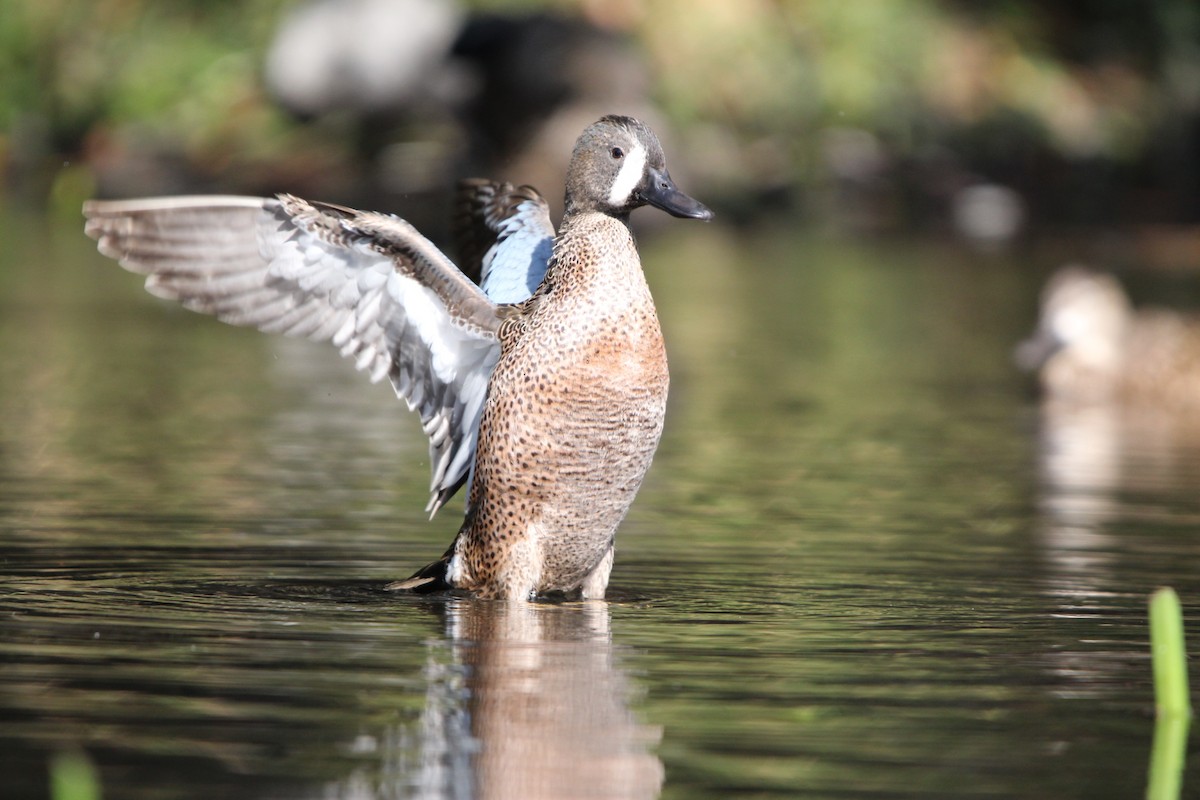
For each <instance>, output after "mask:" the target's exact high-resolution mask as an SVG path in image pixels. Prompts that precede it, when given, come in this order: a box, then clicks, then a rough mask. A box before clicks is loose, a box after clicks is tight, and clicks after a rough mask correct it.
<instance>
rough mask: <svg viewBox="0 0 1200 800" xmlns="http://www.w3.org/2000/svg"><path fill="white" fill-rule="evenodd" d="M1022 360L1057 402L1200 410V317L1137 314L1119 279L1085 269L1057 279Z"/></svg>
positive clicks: (1156, 311) (1020, 349)
mask: <svg viewBox="0 0 1200 800" xmlns="http://www.w3.org/2000/svg"><path fill="white" fill-rule="evenodd" d="M1017 361H1018V363H1019V364H1020V365H1021V366H1022V367H1024V368H1026V369H1028V370H1030V371H1037V373H1038V377H1039V380H1040V382H1041V385H1042V390H1043V392H1044V394H1045V397H1046V399H1047V400H1049V401H1052V402H1067V403H1102V402H1118V403H1123V404H1128V405H1142V406H1146V407H1153V408H1158V409H1162V410H1165V411H1200V320H1198V319H1196V318H1192V317H1187V316H1184V315H1182V314H1180V313H1178V312H1175V311H1169V310H1166V309H1145V310H1138V311H1135V310H1134V309H1133V307H1132V306H1131V305H1130V302H1129V299H1128V297H1127V296H1126V294H1125V292H1124V291H1123V290H1122V288H1121V285H1120V284H1119V283H1118V282H1117V280H1116V278H1114V277H1112V276H1111V275H1105V274H1101V273H1098V272H1094V271H1092V270H1089V269H1085V268H1083V267H1079V266H1068V267H1064V268H1062V269H1060V270H1059V271H1058V272H1056V273H1055V274H1054V275H1053V276H1051V278H1050V280H1049V282H1048V283H1047V284H1046V287H1045V289H1044V290H1043V291H1042V309H1041V318H1040V320H1039V322H1038V328H1037V331H1036V332H1035V333H1034V335H1033V336H1031V337H1030V338H1029V339H1027V340H1025V341H1024V342H1022V343H1021V345H1020V347H1018V349H1017Z"/></svg>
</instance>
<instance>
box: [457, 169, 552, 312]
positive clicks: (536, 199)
mask: <svg viewBox="0 0 1200 800" xmlns="http://www.w3.org/2000/svg"><path fill="white" fill-rule="evenodd" d="M452 234H453V237H454V240H455V242H456V244H457V247H458V253H459V264H460V265H461V266H462V269H463V272H465V273H466V274H467V275H470V276H471V277H472V278H473V279H474V280H476V281H477V282H478V283H479V284H480V286H482V287H483V291H484V293H485V294H487V296H488V297H490V298H491V299H492V300H493V301H494V302H496V303H520V302H522V301H524V300H526V299H528V297H529V296H530V295H532V294H533V292H534V290H536V289H537V287H538V285H539V284H540V283H541V282H542V278H543V277H544V276H545V274H546V267H547V266H548V265H549V263H550V254H551V252H552V250H553V247H554V224H553V223H552V222H551V221H550V208H549V206H548V205H547V204H546V200H545V198H543V197H542V196H541V195H540V194H539V193H538V191H537V190H536V189H534V188H533V187H532V186H516V187H514V186H513V185H512V184H511V183H504V182H497V181H488V180H481V179H476V178H472V179H468V180H464V181H462V182H461V183H460V184H459V189H458V198H457V202H456V204H455V214H454V219H453V230H452Z"/></svg>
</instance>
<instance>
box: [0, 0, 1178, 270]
mask: <svg viewBox="0 0 1200 800" xmlns="http://www.w3.org/2000/svg"><path fill="white" fill-rule="evenodd" d="M609 112H624V113H632V114H637V115H642V116H645V117H648V118H649V119H650V120H651V121H652V123H653V124H655V125H656V126H657V127H658V128H659V129H660V130H661V134H662V136H663V138H664V140H666V141H667V143H668V151H669V153H670V155H671V159H672V167H673V170H674V171H675V172H676V173H677V177H678V178H680V179H681V180H684V181H686V184H687V186H689V187H690V188H691V191H692V192H693V193H695V194H697V195H700V196H703V197H704V198H705V199H706V201H709V202H710V203H711V204H713V205H715V206H716V207H717V208H718V209H719V210H721V211H722V212H724V213H723V215H722V216H723V218H724V219H725V220H726V221H736V222H742V223H744V222H749V221H753V220H756V219H759V218H762V217H771V218H781V219H786V220H796V221H803V222H806V223H815V224H820V225H826V226H832V227H836V228H838V229H847V230H850V231H852V232H854V233H868V232H869V233H887V232H895V231H909V230H917V231H921V232H935V233H946V232H950V233H956V234H961V235H963V236H965V237H967V238H970V239H974V240H984V241H989V242H996V241H1006V240H1011V239H1013V238H1016V237H1020V236H1029V235H1035V234H1038V233H1043V232H1046V231H1059V232H1061V231H1062V230H1064V229H1067V228H1074V229H1078V228H1081V227H1089V228H1101V229H1104V230H1106V231H1111V232H1120V233H1124V234H1128V235H1130V236H1132V237H1136V238H1137V241H1138V242H1140V245H1141V246H1142V247H1149V248H1152V249H1153V251H1154V258H1153V259H1152V260H1153V261H1155V262H1156V263H1157V262H1159V261H1166V262H1170V263H1172V264H1174V265H1180V264H1185V263H1186V264H1192V263H1196V262H1197V261H1200V243H1198V242H1197V239H1196V238H1195V235H1194V233H1193V232H1191V231H1189V230H1186V229H1183V228H1180V227H1179V226H1181V225H1186V224H1189V223H1195V222H1196V221H1197V220H1198V219H1200V156H1198V155H1197V150H1198V149H1197V141H1198V139H1200V7H1197V5H1196V3H1194V2H1191V1H1190V0H1155V1H1154V2H1145V3H1128V2H1120V1H1119V0H1108V1H1104V0H1088V1H1082V0H1081V1H1077V2H1070V1H1068V0H1064V1H1063V2H1055V3H1040V2H1033V1H1032V0H1027V1H1024V0H1010V1H1009V2H1003V3H974V2H961V1H959V2H956V1H955V0H864V2H853V3H847V2H842V1H841V0H778V1H776V2H768V1H767V0H749V1H748V2H740V1H739V2H732V0H687V2H684V1H683V0H619V1H618V2H596V1H595V0H569V1H563V0H560V1H559V2H553V1H551V2H495V1H487V0H477V1H476V2H456V1H455V0H394V1H392V0H346V1H345V2H341V1H339V0H317V1H316V2H311V3H297V2H286V1H285V0H248V1H246V2H242V1H241V0H239V1H237V2H234V1H233V0H224V1H221V2H197V1H195V0H166V1H165V2H164V1H163V0H97V1H96V2H89V3H78V2H73V1H72V0H10V2H8V3H6V4H5V11H4V13H3V14H2V15H0V171H2V173H3V176H4V181H3V196H4V201H5V202H6V203H9V204H21V205H22V206H33V207H35V208H36V207H42V206H45V205H49V206H50V207H60V208H61V209H66V210H67V211H69V212H70V213H74V210H75V207H76V203H77V201H78V200H79V199H81V198H82V197H84V196H88V195H94V194H99V195H104V196H128V195H140V194H155V193H165V192H182V191H218V190H219V191H236V192H251V193H256V194H258V193H270V192H276V191H292V192H296V193H299V194H302V195H304V196H315V197H320V198H324V199H329V200H335V201H341V202H346V203H361V204H367V205H371V206H373V207H381V208H385V209H387V210H392V211H396V212H399V213H403V214H407V215H409V216H415V217H417V221H418V222H426V223H427V225H434V226H436V225H438V224H440V218H441V216H442V214H441V210H442V207H441V206H439V205H438V204H437V203H436V202H434V203H431V200H435V199H437V197H438V195H439V193H441V192H444V191H445V190H446V189H447V187H449V186H450V185H451V184H452V182H453V180H454V179H455V178H456V177H461V176H464V175H468V174H485V175H489V176H494V177H503V178H510V179H515V180H517V181H520V182H527V183H532V184H534V185H536V186H539V187H540V188H542V190H543V191H544V192H545V193H546V194H548V195H549V196H551V197H552V198H553V199H555V200H557V199H558V198H557V195H558V189H557V187H558V186H560V185H561V178H560V177H559V176H560V175H561V171H562V169H563V163H564V162H565V153H566V151H567V149H568V148H569V146H570V143H571V141H572V140H573V139H574V137H575V136H576V135H577V133H578V131H579V130H580V129H581V128H582V126H583V125H584V124H586V122H588V121H590V120H592V119H594V118H595V117H597V116H599V115H600V114H603V113H609ZM425 215H428V216H429V219H428V220H424V219H421V217H423V216H425ZM435 230H436V228H435Z"/></svg>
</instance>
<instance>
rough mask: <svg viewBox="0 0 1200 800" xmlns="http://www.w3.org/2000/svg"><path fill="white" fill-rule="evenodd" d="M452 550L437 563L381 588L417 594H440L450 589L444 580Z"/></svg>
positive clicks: (447, 582) (427, 565)
mask: <svg viewBox="0 0 1200 800" xmlns="http://www.w3.org/2000/svg"><path fill="white" fill-rule="evenodd" d="M452 550H453V548H451V550H450V551H447V552H446V554H445V555H444V556H442V557H441V558H439V559H438V560H437V561H434V562H433V563H432V564H426V565H425V566H424V567H421V568H420V569H419V570H417V571H416V572H414V573H413V574H412V575H411V576H409V577H407V578H405V579H404V580H402V581H392V582H391V583H389V584H388V585H387V586H384V587H383V588H384V589H385V590H386V591H389V592H404V591H407V592H416V593H417V594H430V593H432V592H442V591H445V590H447V589H449V588H451V586H450V583H449V581H447V580H446V570H447V569H448V568H449V566H450V556H451V554H452Z"/></svg>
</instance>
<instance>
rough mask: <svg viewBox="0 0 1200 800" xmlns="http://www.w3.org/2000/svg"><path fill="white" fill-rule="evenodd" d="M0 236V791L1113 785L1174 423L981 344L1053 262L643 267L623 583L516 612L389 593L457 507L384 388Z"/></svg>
mask: <svg viewBox="0 0 1200 800" xmlns="http://www.w3.org/2000/svg"><path fill="white" fill-rule="evenodd" d="M0 237H2V241H3V247H0V352H3V353H4V358H3V359H2V360H0V421H2V422H0V425H2V427H0V564H2V571H0V659H2V661H3V664H4V668H3V671H2V673H0V739H2V744H0V768H3V776H4V777H3V779H2V780H3V786H4V790H3V792H2V793H3V796H4V797H6V798H7V797H13V798H24V797H44V796H45V791H46V778H45V765H46V762H47V759H48V758H49V757H50V755H51V754H53V753H55V752H59V751H62V750H64V749H69V748H81V749H83V750H84V751H85V752H87V753H88V754H89V755H90V756H91V758H92V759H93V760H94V761H95V763H96V764H97V765H98V768H99V771H100V775H101V779H102V781H103V784H104V788H105V791H106V796H111V797H129V798H158V797H163V798H166V797H172V798H178V797H197V798H199V797H204V798H209V797H230V798H241V797H245V798H259V797H271V798H273V797H320V798H343V797H344V798H394V797H429V798H435V797H447V798H466V797H494V798H507V797H570V796H578V797H606V798H626V797H628V798H634V797H637V798H640V797H664V798H706V797H712V798H726V797H843V798H845V797H863V798H874V797H888V798H896V797H922V798H925V797H1016V798H1049V797H1056V798H1061V797H1081V798H1082V797H1087V798H1108V797H1112V798H1118V797H1119V798H1128V797H1137V796H1140V795H1141V793H1142V791H1143V789H1144V786H1145V781H1146V766H1147V764H1148V761H1149V754H1150V744H1151V737H1152V733H1153V708H1152V704H1153V694H1152V686H1151V675H1150V669H1149V660H1148V658H1149V656H1148V653H1149V650H1148V643H1147V636H1148V634H1147V628H1146V625H1145V606H1146V600H1147V596H1148V594H1149V592H1150V591H1152V590H1153V589H1154V588H1156V587H1157V586H1160V585H1168V584H1169V585H1173V586H1175V587H1176V589H1177V590H1178V591H1179V592H1180V594H1181V596H1182V598H1183V601H1184V609H1185V614H1187V615H1188V616H1189V617H1190V618H1191V620H1195V619H1198V618H1200V617H1198V615H1197V613H1196V609H1197V598H1200V491H1198V489H1200V435H1197V434H1194V433H1192V432H1191V431H1190V429H1189V426H1188V425H1187V424H1186V423H1179V422H1171V421H1170V420H1167V421H1164V420H1162V419H1153V420H1149V421H1147V420H1145V419H1138V418H1131V417H1130V416H1129V415H1123V414H1119V413H1116V412H1113V411H1112V410H1111V409H1101V410H1099V411H1091V412H1088V413H1070V414H1066V415H1055V414H1049V413H1042V412H1041V410H1040V409H1039V408H1038V405H1037V403H1036V402H1035V401H1034V399H1033V397H1032V395H1031V393H1030V392H1029V387H1028V386H1027V384H1026V383H1025V381H1024V379H1023V378H1022V377H1021V376H1020V375H1018V374H1016V373H1015V372H1014V370H1013V368H1012V366H1011V362H1010V358H1009V354H1010V352H1011V348H1012V346H1013V344H1014V343H1015V342H1016V341H1017V340H1018V339H1019V338H1020V337H1021V336H1023V335H1024V333H1025V332H1026V330H1027V329H1028V327H1029V326H1030V325H1031V324H1032V319H1033V314H1034V296H1035V293H1036V289H1037V284H1038V281H1039V277H1038V273H1039V270H1042V271H1044V270H1045V269H1049V268H1050V267H1052V266H1054V265H1053V264H1038V263H1037V262H1036V259H1032V262H1033V263H1032V264H1031V263H1030V262H1031V259H1030V258H1029V257H1027V256H1026V255H1021V256H1014V257H1009V258H1006V257H1002V256H995V255H979V254H967V253H963V252H960V251H956V250H953V249H950V248H947V247H945V246H942V245H939V244H935V243H922V242H876V243H866V244H852V243H848V242H845V241H832V240H825V239H822V238H820V237H814V236H801V235H796V234H794V233H788V232H771V231H759V232H756V233H752V234H733V233H730V232H729V231H725V230H722V229H721V228H719V227H716V226H695V225H690V226H686V227H685V226H682V225H681V226H677V227H671V228H670V229H669V232H668V233H666V234H663V235H659V236H657V237H656V238H653V239H649V240H647V242H646V244H645V247H644V260H645V262H646V268H647V273H648V275H649V280H650V283H651V287H652V289H653V291H654V292H655V295H656V298H657V299H658V302H659V306H660V311H661V315H662V318H663V323H664V327H665V329H666V332H667V337H668V350H669V353H670V357H671V365H672V395H671V406H670V410H669V416H668V421H667V430H666V434H665V438H664V441H663V445H662V448H661V449H660V451H659V455H658V457H657V459H656V461H655V465H654V468H653V469H652V471H651V476H650V478H649V479H648V482H647V484H646V486H645V487H644V489H643V491H642V493H641V495H640V496H639V498H638V502H637V503H636V504H635V506H634V509H633V511H632V512H631V514H630V516H629V518H628V520H627V521H626V523H625V525H624V526H623V528H622V530H621V533H620V536H619V539H618V556H617V565H616V569H615V571H614V573H613V580H612V586H611V596H610V599H609V601H608V602H606V603H591V604H581V603H558V604H552V603H546V604H537V605H534V606H530V607H527V608H525V607H523V608H513V607H507V606H506V605H505V604H497V603H485V602H478V601H471V600H466V599H462V598H432V599H418V598H412V597H407V596H394V595H390V594H387V593H384V592H382V591H381V590H380V587H381V586H382V585H383V584H384V583H385V582H387V581H388V580H391V579H394V578H397V577H402V576H405V575H407V574H409V573H410V572H411V571H412V570H413V569H414V568H416V567H417V566H420V565H421V564H423V563H426V562H427V561H429V560H431V559H432V558H433V557H435V556H437V555H438V554H439V553H440V552H441V551H442V550H443V549H444V548H445V546H446V544H447V543H448V541H449V540H450V538H451V536H452V535H453V533H454V530H455V528H456V524H457V522H456V520H455V519H454V513H452V512H453V506H454V504H453V503H452V504H451V506H450V507H447V509H446V510H445V511H443V513H442V514H441V515H439V517H438V518H437V519H436V520H435V521H433V522H428V521H426V520H425V517H424V514H423V513H422V512H421V509H422V507H423V505H424V501H425V494H426V487H427V482H428V465H427V455H426V449H425V443H424V441H423V440H422V438H421V433H420V426H419V424H418V422H417V420H416V419H415V418H413V417H412V416H411V415H409V414H407V413H406V412H405V411H404V409H403V406H402V404H400V403H398V402H397V401H396V400H395V398H394V396H393V395H392V394H391V391H390V389H388V388H387V387H386V386H370V385H369V384H367V383H366V381H365V380H364V379H363V378H362V377H361V376H360V375H357V374H355V373H354V371H353V369H352V368H351V366H350V365H348V364H346V363H343V362H342V361H340V360H339V359H338V358H337V356H336V354H335V353H334V352H333V351H332V349H331V348H328V347H327V346H319V345H313V344H310V343H307V342H295V341H290V340H285V339H280V338H272V337H266V336H263V335H261V334H257V333H255V332H251V331H244V330H238V329H234V328H230V327H227V326H223V325H221V324H219V323H216V322H214V321H213V320H210V319H207V318H203V317H199V316H197V315H193V314H190V313H188V312H185V311H182V310H179V309H177V308H174V307H173V306H170V305H168V304H164V303H161V302H159V301H156V300H155V299H153V298H151V297H149V296H147V295H145V294H144V293H143V292H142V291H141V289H140V285H139V281H138V279H137V278H135V277H134V276H130V275H127V274H124V273H123V272H122V271H121V270H119V269H118V268H116V267H115V265H113V264H112V263H110V262H108V261H107V260H105V259H103V258H102V257H100V256H98V255H96V254H95V252H94V250H93V249H92V247H91V244H90V243H89V242H88V241H87V240H85V239H84V238H83V237H82V235H81V234H80V233H79V227H78V226H77V225H76V224H75V223H74V221H72V222H71V223H70V224H62V225H56V224H53V223H46V222H43V221H40V220H30V219H16V218H14V217H12V216H11V215H10V216H9V217H8V218H0ZM448 512H450V513H448ZM1191 620H1190V621H1189V624H1188V635H1189V637H1190V641H1192V642H1193V643H1194V642H1196V641H1200V627H1198V625H1197V623H1196V622H1194V621H1191ZM1196 680H1197V677H1196V676H1195V675H1193V682H1195V681H1196ZM1192 761H1193V763H1192V764H1190V765H1189V768H1188V770H1187V772H1186V774H1185V776H1184V780H1185V783H1184V786H1185V796H1186V794H1187V791H1188V790H1189V789H1190V790H1191V791H1192V792H1195V791H1200V789H1198V788H1197V787H1200V769H1198V768H1197V766H1196V765H1195V763H1194V762H1195V759H1193V760H1192Z"/></svg>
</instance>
